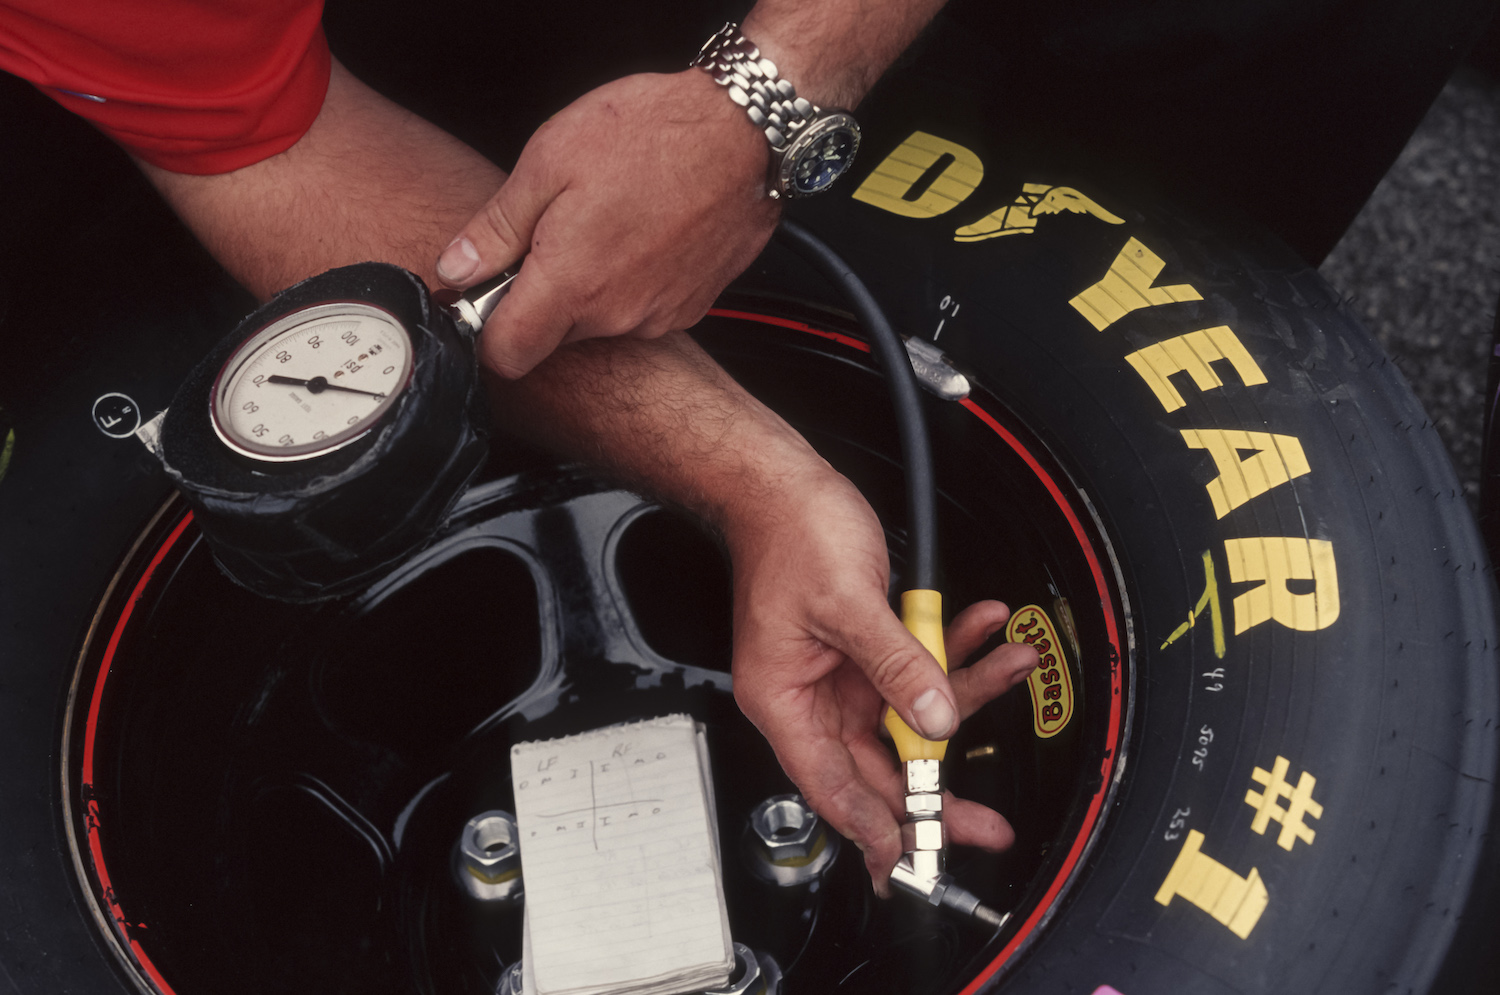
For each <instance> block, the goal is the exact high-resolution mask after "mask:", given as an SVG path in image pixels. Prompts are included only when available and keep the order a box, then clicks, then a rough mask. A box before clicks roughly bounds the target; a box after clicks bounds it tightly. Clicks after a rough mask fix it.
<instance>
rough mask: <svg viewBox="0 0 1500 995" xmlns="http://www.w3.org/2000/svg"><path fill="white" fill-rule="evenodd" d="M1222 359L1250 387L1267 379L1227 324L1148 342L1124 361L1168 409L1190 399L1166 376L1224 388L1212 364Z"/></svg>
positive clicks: (1208, 387)
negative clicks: (1176, 376) (1181, 376)
mask: <svg viewBox="0 0 1500 995" xmlns="http://www.w3.org/2000/svg"><path fill="white" fill-rule="evenodd" d="M1219 360H1226V361H1228V363H1229V365H1230V366H1231V367H1233V368H1234V372H1235V373H1237V374H1239V378H1240V381H1241V382H1242V383H1244V384H1245V385H1246V386H1247V387H1253V386H1257V385H1259V384H1263V383H1265V382H1266V375H1265V374H1264V373H1262V372H1261V369H1260V367H1259V366H1258V365H1256V362H1255V360H1254V359H1252V358H1250V351H1249V350H1248V349H1246V348H1245V344H1244V343H1243V342H1241V341H1240V339H1239V336H1237V335H1235V334H1234V332H1233V331H1232V330H1231V329H1230V328H1229V326H1228V325H1218V326H1216V327H1214V328H1205V329H1202V330H1201V331H1196V332H1188V333H1187V334H1186V335H1179V336H1177V337H1176V338H1172V339H1167V340H1166V341H1164V342H1157V343H1156V344H1155V345H1148V346H1146V348H1144V349H1139V350H1137V351H1135V352H1133V353H1131V354H1130V355H1128V356H1126V357H1125V362H1127V363H1129V364H1130V365H1131V367H1132V368H1133V369H1134V370H1135V372H1137V373H1139V374H1140V375H1141V379H1142V380H1144V381H1146V386H1148V387H1150V388H1151V392H1152V393H1153V394H1155V395H1156V399H1157V400H1158V401H1160V402H1161V406H1162V407H1163V408H1164V409H1166V410H1167V411H1169V412H1170V411H1176V410H1177V409H1178V408H1180V407H1182V406H1183V405H1184V404H1186V403H1187V402H1186V401H1184V400H1183V399H1182V395H1181V394H1179V393H1178V392H1177V388H1176V387H1174V386H1172V382H1171V381H1170V380H1169V379H1167V378H1168V377H1170V376H1172V374H1174V373H1186V374H1187V375H1188V376H1190V377H1192V378H1193V383H1194V384H1195V385H1196V386H1197V388H1198V389H1199V390H1200V391H1205V390H1213V389H1214V388H1215V387H1222V386H1224V381H1223V380H1220V379H1219V375H1218V374H1217V373H1216V372H1214V369H1213V367H1212V366H1210V365H1209V364H1210V363H1214V362H1217V361H1219Z"/></svg>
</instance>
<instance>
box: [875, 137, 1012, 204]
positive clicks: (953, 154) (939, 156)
mask: <svg viewBox="0 0 1500 995" xmlns="http://www.w3.org/2000/svg"><path fill="white" fill-rule="evenodd" d="M934 167H936V168H937V169H938V170H939V172H938V175H937V176H936V177H935V178H933V179H932V181H931V182H930V183H928V184H927V188H926V189H925V190H923V189H920V188H919V187H918V182H919V181H920V180H922V178H923V177H925V176H926V175H927V174H928V172H929V171H930V170H932V169H933V168H934ZM983 178H984V163H982V162H980V161H979V156H977V155H975V154H974V153H973V152H971V151H969V150H968V149H966V148H964V147H963V146H962V145H959V144H958V143H957V142H950V141H948V140H947V139H946V138H939V137H938V136H936V135H929V134H928V133H927V132H925V131H914V132H912V133H911V135H910V136H909V137H908V138H907V139H906V141H904V142H902V143H901V144H900V145H898V146H896V148H895V149H894V150H892V152H891V154H890V155H888V156H886V157H885V158H884V159H882V160H881V161H880V165H878V166H876V167H875V169H874V171H873V172H871V173H870V175H869V176H867V177H865V181H864V182H863V183H861V184H860V185H859V188H858V189H857V190H855V191H854V194H853V196H854V199H855V200H858V201H862V202H863V203H866V204H870V205H872V206H874V207H878V208H880V209H881V210H884V211H890V212H891V213H892V214H899V215H901V216H902V217H906V218H935V217H937V216H938V215H939V214H944V213H946V212H948V211H951V210H953V209H954V208H955V207H957V206H958V205H959V204H961V203H963V201H965V200H966V199H968V196H969V195H970V194H971V193H973V192H974V188H975V187H977V186H979V181H980V180H982V179H983Z"/></svg>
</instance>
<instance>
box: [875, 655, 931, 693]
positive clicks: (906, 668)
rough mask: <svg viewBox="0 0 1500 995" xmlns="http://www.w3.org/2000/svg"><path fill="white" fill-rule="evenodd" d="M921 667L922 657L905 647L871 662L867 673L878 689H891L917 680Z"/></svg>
mask: <svg viewBox="0 0 1500 995" xmlns="http://www.w3.org/2000/svg"><path fill="white" fill-rule="evenodd" d="M921 666H922V660H921V657H919V656H918V655H917V654H916V653H914V652H912V651H911V650H909V649H906V648H905V647H899V648H896V649H892V650H889V651H887V652H886V653H884V654H883V655H881V656H879V657H877V658H876V659H874V660H873V661H871V663H870V665H869V666H868V667H866V668H865V672H866V673H867V674H868V675H869V677H870V681H871V683H873V684H874V685H875V686H876V687H877V688H884V689H890V688H899V687H901V686H902V685H904V684H907V683H909V682H910V681H912V680H913V679H915V678H916V677H917V676H918V674H919V673H920V671H921Z"/></svg>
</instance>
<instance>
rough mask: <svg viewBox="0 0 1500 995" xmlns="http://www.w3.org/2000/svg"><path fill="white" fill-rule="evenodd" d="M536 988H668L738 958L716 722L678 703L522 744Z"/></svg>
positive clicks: (528, 938)
mask: <svg viewBox="0 0 1500 995" xmlns="http://www.w3.org/2000/svg"><path fill="white" fill-rule="evenodd" d="M510 769H511V775H512V778H513V783H514V785H515V795H516V821H517V825H518V829H519V834H520V838H521V873H522V874H523V876H524V878H525V881H526V915H525V934H524V937H523V941H522V948H523V953H522V956H523V965H524V980H525V990H526V992H527V993H528V995H603V993H606V992H607V993H611V995H667V993H676V992H684V991H695V990H701V989H703V988H708V987H712V986H714V985H720V984H723V983H724V982H725V981H727V980H728V978H729V973H730V971H731V969H732V968H733V966H734V948H733V944H732V942H731V940H730V935H729V916H728V913H727V911H726V908H725V904H724V883H723V874H722V871H721V864H720V854H719V834H718V829H717V825H716V820H715V816H714V801H713V783H712V780H711V777H710V775H709V767H708V747H707V744H706V742H705V740H704V737H703V730H702V728H701V727H700V726H698V725H697V724H696V723H695V722H694V721H693V720H692V718H691V717H689V716H686V715H672V716H666V717H664V718H657V719H649V720H647V721H644V722H632V723H627V724H624V725H616V726H607V727H605V728H603V729H595V730H593V731H592V732H585V733H580V734H579V735H576V736H568V737H565V738H562V739H552V740H544V741H538V742H532V743H518V744H516V745H515V746H513V747H511V753H510Z"/></svg>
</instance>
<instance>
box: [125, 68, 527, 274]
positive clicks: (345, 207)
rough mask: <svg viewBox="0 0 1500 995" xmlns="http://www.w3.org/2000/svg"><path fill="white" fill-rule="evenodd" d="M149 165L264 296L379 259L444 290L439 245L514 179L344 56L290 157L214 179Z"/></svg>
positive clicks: (162, 187) (195, 227)
mask: <svg viewBox="0 0 1500 995" xmlns="http://www.w3.org/2000/svg"><path fill="white" fill-rule="evenodd" d="M139 165H140V167H141V169H142V171H143V172H144V173H145V174H146V176H147V178H148V179H150V180H151V182H152V183H153V184H154V185H155V186H156V188H157V189H158V190H159V191H161V193H162V196H164V197H165V198H166V199H167V202H168V203H169V204H171V205H172V208H173V209H174V210H175V211H176V212H177V213H178V215H179V216H180V217H181V218H182V219H183V221H184V222H185V223H186V224H187V225H188V227H189V228H191V229H192V231H193V234H195V235H196V236H198V238H199V240H200V241H202V242H203V244H204V245H205V246H207V247H208V250H209V251H210V252H212V253H213V254H214V257H215V258H217V259H218V260H219V262H220V263H221V264H222V265H223V266H224V268H225V269H227V270H229V272H230V273H231V274H232V275H233V276H234V277H235V279H237V280H239V281H240V283H242V284H244V285H245V287H246V288H247V289H249V290H250V291H251V292H252V293H254V294H255V295H256V296H257V297H260V298H262V299H264V298H267V297H270V296H271V295H272V294H274V293H276V292H277V291H278V290H281V289H282V288H284V287H287V286H290V285H291V284H293V283H296V282H297V281H299V280H302V279H305V278H306V277H309V276H312V275H314V274H316V273H321V272H322V271H324V270H327V269H332V268H333V267H335V266H343V265H347V264H349V263H356V262H366V261H369V260H379V261H382V262H389V263H395V264H397V265H400V266H405V267H406V268H407V269H409V270H411V271H412V272H414V273H416V274H418V275H419V276H421V277H422V278H423V279H424V280H426V281H427V283H428V285H429V286H433V287H436V286H437V285H438V284H437V282H436V276H435V273H434V271H433V264H434V261H435V260H436V259H437V254H438V252H439V250H441V249H442V247H443V245H445V244H446V243H447V240H448V239H449V238H450V237H452V235H453V232H454V230H455V229H457V228H458V227H459V226H460V225H462V224H463V223H464V222H465V221H467V220H468V219H469V217H470V216H471V215H472V214H473V213H474V211H475V210H476V209H477V208H478V207H479V206H480V205H481V204H483V203H484V202H485V200H487V199H488V198H489V196H490V194H492V193H494V192H495V188H496V187H498V186H499V185H500V184H501V183H502V182H504V180H505V172H504V171H503V170H501V169H500V168H499V167H497V166H496V165H495V164H494V163H492V162H490V161H489V160H488V159H486V158H484V157H483V156H481V155H480V154H479V153H477V152H475V151H474V150H473V149H471V148H469V147H468V146H467V145H464V144H463V143H462V142H460V141H458V139H456V138H454V137H453V136H451V135H449V134H447V133H446V132H444V131H442V130H441V129H440V128H437V127H435V126H434V125H432V124H430V123H428V122H427V121H424V120H423V119H422V118H420V117H418V116H417V115H415V114H413V113H411V112H410V111H407V110H405V109H404V108H402V107H399V106H397V105H396V104H394V103H392V102H390V101H389V100H386V99H385V98H384V97H381V96H380V95H379V94H377V93H375V92H374V91H373V90H371V89H370V88H369V87H367V86H365V85H364V84H363V83H361V82H359V80H357V79H355V78H354V77H353V76H352V75H350V74H349V72H348V70H346V69H344V68H343V67H342V66H341V65H339V64H338V63H337V62H335V63H334V65H333V76H332V78H331V79H330V80H329V85H328V95H327V97H326V99H325V100H324V103H323V109H322V111H321V112H320V113H319V115H318V118H317V120H316V121H315V122H314V123H313V126H312V128H311V129H310V130H309V131H308V132H307V134H305V135H304V136H303V137H302V138H301V139H300V140H299V141H298V142H297V144H296V145H294V146H292V148H290V149H288V150H287V151H285V152H283V153H281V154H280V155H275V156H272V157H271V158H269V159H266V160H264V161H262V162H258V163H256V164H255V165H253V166H247V167H245V168H244V169H240V170H236V171H235V172H232V173H225V174H221V175H216V176H189V175H186V174H182V173H172V172H168V171H167V170H164V169H160V168H158V167H156V166H151V165H149V164H146V163H139Z"/></svg>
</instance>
